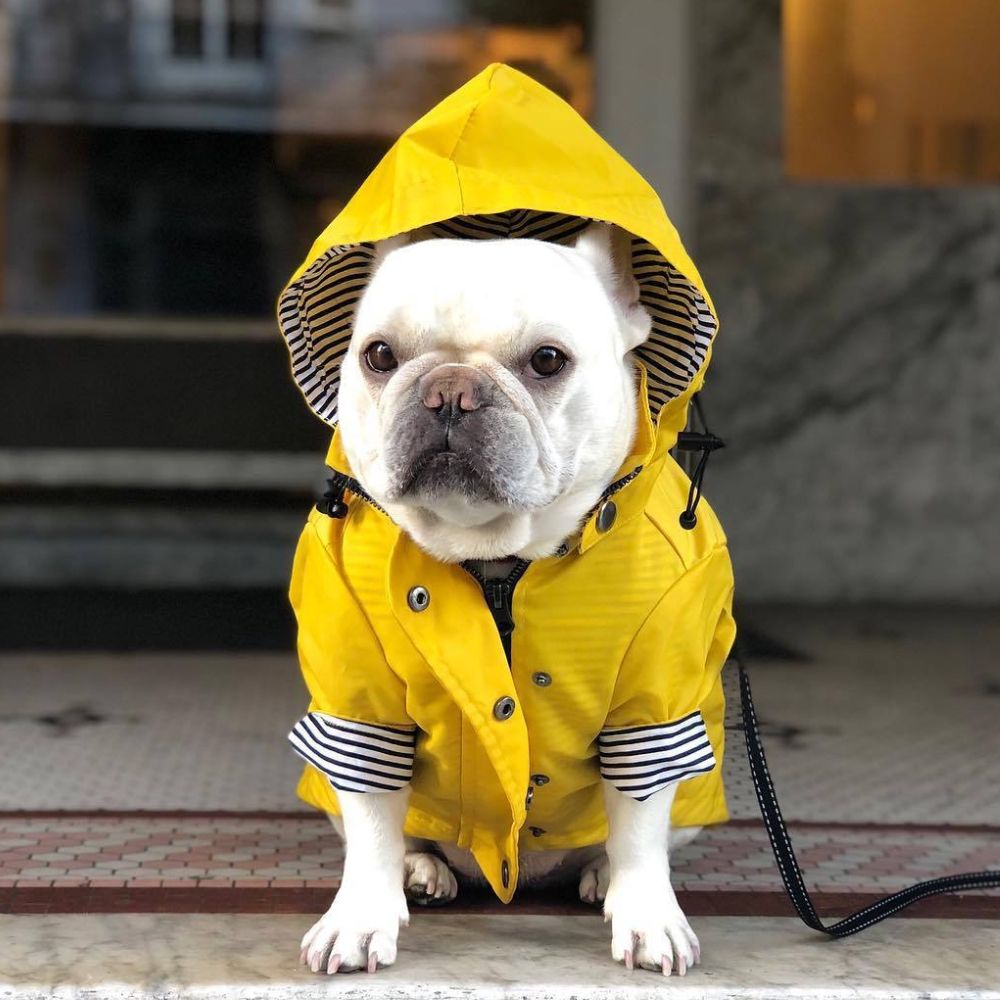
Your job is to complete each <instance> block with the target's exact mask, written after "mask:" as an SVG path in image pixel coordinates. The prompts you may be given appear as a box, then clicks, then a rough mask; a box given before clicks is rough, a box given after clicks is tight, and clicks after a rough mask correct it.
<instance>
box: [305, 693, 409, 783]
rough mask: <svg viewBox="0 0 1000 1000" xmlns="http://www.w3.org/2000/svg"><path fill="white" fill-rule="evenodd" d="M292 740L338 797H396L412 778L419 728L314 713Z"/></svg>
mask: <svg viewBox="0 0 1000 1000" xmlns="http://www.w3.org/2000/svg"><path fill="white" fill-rule="evenodd" d="M288 740H289V742H290V743H291V744H292V749H293V750H294V751H295V752H296V753H297V754H298V755H299V756H300V757H301V758H302V759H303V760H305V761H306V762H307V763H309V764H312V765H313V767H316V768H318V769H319V770H320V771H322V772H323V773H324V774H325V775H326V776H327V778H329V780H330V784H331V785H333V787H334V788H336V789H337V790H338V791H342V792H394V791H396V790H397V789H399V788H402V787H403V786H404V785H405V784H406V783H407V782H408V781H409V780H410V778H411V777H412V776H413V754H414V751H415V749H416V745H417V730H416V727H415V726H414V727H408V728H404V727H401V726H379V725H375V724H374V723H370V722H355V721H354V720H352V719H339V718H337V717H336V716H335V715H324V714H323V713H322V712H310V713H309V714H308V715H307V716H305V717H304V718H302V719H300V720H299V721H298V722H297V723H296V724H295V727H294V728H293V729H292V731H291V732H290V733H289V734H288Z"/></svg>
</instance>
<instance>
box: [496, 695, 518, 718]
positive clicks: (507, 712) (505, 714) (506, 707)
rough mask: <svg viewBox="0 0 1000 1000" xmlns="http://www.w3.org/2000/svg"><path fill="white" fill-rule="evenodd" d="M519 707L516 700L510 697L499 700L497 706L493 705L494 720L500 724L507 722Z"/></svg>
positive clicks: (506, 696)
mask: <svg viewBox="0 0 1000 1000" xmlns="http://www.w3.org/2000/svg"><path fill="white" fill-rule="evenodd" d="M516 707H517V704H516V703H515V701H514V699H513V698H511V697H510V695H504V697H502V698H497V700H496V702H495V704H494V705H493V718H494V719H497V720H498V721H500V722H506V721H507V720H508V719H509V718H510V717H511V716H512V715H513V714H514V709H515V708H516Z"/></svg>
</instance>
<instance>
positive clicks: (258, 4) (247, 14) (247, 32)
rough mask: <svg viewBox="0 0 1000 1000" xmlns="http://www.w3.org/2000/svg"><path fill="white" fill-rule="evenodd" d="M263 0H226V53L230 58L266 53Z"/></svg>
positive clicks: (255, 56) (257, 57)
mask: <svg viewBox="0 0 1000 1000" xmlns="http://www.w3.org/2000/svg"><path fill="white" fill-rule="evenodd" d="M263 6H264V4H263V0H226V54H227V55H228V57H229V58H230V59H261V58H263V55H264V11H263Z"/></svg>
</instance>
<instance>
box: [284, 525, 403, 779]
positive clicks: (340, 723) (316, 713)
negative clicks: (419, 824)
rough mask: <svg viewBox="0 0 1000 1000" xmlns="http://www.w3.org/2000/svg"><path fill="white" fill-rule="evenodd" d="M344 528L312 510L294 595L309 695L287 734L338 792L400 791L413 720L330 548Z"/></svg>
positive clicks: (299, 552)
mask: <svg viewBox="0 0 1000 1000" xmlns="http://www.w3.org/2000/svg"><path fill="white" fill-rule="evenodd" d="M324 522H326V523H324ZM339 530H340V528H339V526H338V527H336V528H335V527H334V526H332V525H330V524H329V519H328V518H325V517H324V516H323V515H321V514H318V513H314V515H313V516H312V517H311V518H310V521H309V523H308V524H307V525H306V527H305V530H304V531H303V532H302V537H301V538H300V540H299V544H298V548H297V549H296V552H295V563H294V566H293V569H292V583H291V588H290V594H289V596H290V598H291V603H292V607H293V608H294V610H295V616H296V619H297V621H298V650H299V662H300V665H301V668H302V675H303V678H304V679H305V682H306V686H307V687H308V688H309V694H310V695H311V699H312V700H311V703H310V706H309V712H308V714H307V715H306V716H305V717H304V718H302V719H300V720H299V722H298V723H296V725H295V727H294V728H293V729H292V731H291V732H290V733H289V734H288V739H289V742H290V743H291V745H292V748H293V749H294V750H295V752H296V753H297V754H298V755H299V756H300V757H302V758H303V759H304V760H305V761H306V762H307V763H309V764H311V765H312V766H313V767H315V768H316V769H317V770H319V771H320V772H322V773H323V774H324V775H325V776H326V778H327V779H328V780H329V782H330V784H331V785H332V786H333V787H334V788H335V789H337V790H338V791H349V792H389V791H395V790H396V789H399V788H402V787H403V786H404V785H406V784H407V782H409V780H410V778H411V776H412V772H413V757H414V751H415V747H416V727H415V726H414V725H413V724H412V722H411V721H410V719H409V718H408V717H407V713H406V688H405V685H404V684H403V682H402V681H401V680H400V679H399V677H397V676H396V674H394V673H393V672H392V670H391V668H390V667H389V665H388V663H387V662H386V658H385V655H384V653H383V651H382V647H381V645H380V643H379V641H378V639H377V638H376V636H375V632H374V630H373V628H372V626H371V623H370V622H369V620H368V618H367V616H366V615H365V612H364V610H363V608H362V607H361V605H360V604H359V602H358V600H357V598H356V597H355V595H354V593H353V591H352V590H351V588H350V586H349V585H348V583H347V580H346V579H345V576H344V573H343V571H342V568H341V567H340V566H339V565H338V562H337V559H336V558H335V556H334V554H333V552H334V548H333V545H332V544H331V538H330V537H329V536H331V534H332V533H333V532H335V531H339Z"/></svg>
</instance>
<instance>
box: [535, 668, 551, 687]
mask: <svg viewBox="0 0 1000 1000" xmlns="http://www.w3.org/2000/svg"><path fill="white" fill-rule="evenodd" d="M531 681H532V683H533V684H537V685H538V686H539V687H540V688H547V687H548V686H549V685H550V684H551V683H552V675H551V674H547V673H545V671H544V670H539V671H537V672H536V673H533V674H532V675H531Z"/></svg>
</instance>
